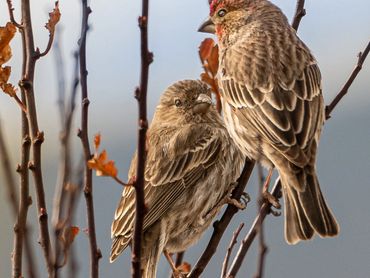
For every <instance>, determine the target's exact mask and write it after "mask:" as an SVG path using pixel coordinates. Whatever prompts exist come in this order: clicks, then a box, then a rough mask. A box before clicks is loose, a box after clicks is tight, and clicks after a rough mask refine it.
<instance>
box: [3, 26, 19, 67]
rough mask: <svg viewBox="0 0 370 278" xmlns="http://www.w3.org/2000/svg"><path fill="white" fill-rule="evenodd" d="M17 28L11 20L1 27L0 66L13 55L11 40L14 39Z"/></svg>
mask: <svg viewBox="0 0 370 278" xmlns="http://www.w3.org/2000/svg"><path fill="white" fill-rule="evenodd" d="M16 31H17V28H16V27H15V26H14V25H13V24H12V23H10V22H8V23H7V24H6V25H5V26H4V27H0V66H1V65H3V64H4V63H6V62H8V61H9V59H10V58H11V57H12V52H11V49H10V45H9V43H10V41H11V40H12V39H13V37H14V34H15V32H16Z"/></svg>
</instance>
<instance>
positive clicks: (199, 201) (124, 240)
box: [110, 80, 243, 278]
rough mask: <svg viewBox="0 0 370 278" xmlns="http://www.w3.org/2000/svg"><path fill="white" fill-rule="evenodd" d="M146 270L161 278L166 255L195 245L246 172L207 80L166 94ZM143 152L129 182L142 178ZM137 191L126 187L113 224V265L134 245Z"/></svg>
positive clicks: (149, 174)
mask: <svg viewBox="0 0 370 278" xmlns="http://www.w3.org/2000/svg"><path fill="white" fill-rule="evenodd" d="M147 148H148V152H147V161H146V169H145V188H144V193H145V204H146V207H147V213H146V215H145V218H144V237H143V254H142V270H143V277H145V278H154V277H156V269H157V264H158V261H159V258H160V255H161V253H162V252H180V251H183V250H185V249H186V248H188V247H189V246H190V245H192V244H194V243H195V242H196V241H197V240H198V239H199V238H200V237H201V235H202V234H203V232H204V231H205V230H206V229H207V228H208V226H209V225H210V224H211V223H212V219H213V218H214V216H216V214H217V213H218V212H219V210H220V209H221V207H222V205H223V204H225V203H226V202H227V201H230V198H229V195H230V192H231V191H232V189H233V187H234V185H235V181H236V180H237V178H238V177H239V174H240V168H241V166H242V162H243V159H242V154H241V152H240V151H239V149H238V148H237V146H236V145H235V144H234V142H233V140H232V139H231V138H230V136H229V134H228V132H227V130H226V127H225V126H224V123H223V121H222V118H221V116H220V115H219V114H218V113H217V111H216V109H215V108H214V107H213V105H212V101H211V93H210V91H209V89H208V88H207V86H206V85H205V84H204V83H202V82H201V81H195V80H185V81H180V82H176V83H175V84H173V85H172V86H170V87H169V88H168V89H166V91H165V92H164V93H163V95H162V97H161V99H160V103H159V105H158V106H157V108H156V111H155V114H154V118H153V121H152V123H151V126H150V128H149V130H148V135H147ZM135 170H136V155H134V158H133V160H132V162H131V167H130V170H129V175H128V176H129V180H130V179H132V178H133V177H134V175H135ZM134 220H135V190H134V188H132V187H126V188H125V189H124V190H123V193H122V197H121V200H120V202H119V204H118V207H117V209H116V212H115V216H114V220H113V223H112V231H111V232H112V238H113V243H112V250H111V255H110V260H111V262H113V261H114V260H115V259H116V258H117V257H118V256H119V255H120V254H121V252H122V251H123V250H124V249H125V248H126V247H127V246H128V245H130V242H131V239H132V236H133V228H134Z"/></svg>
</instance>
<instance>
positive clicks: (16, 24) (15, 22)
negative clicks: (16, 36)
mask: <svg viewBox="0 0 370 278" xmlns="http://www.w3.org/2000/svg"><path fill="white" fill-rule="evenodd" d="M6 3H7V4H8V12H9V17H10V21H11V22H12V23H13V24H14V25H15V26H16V27H17V28H19V29H21V28H23V26H22V25H21V24H19V23H18V22H17V21H16V20H15V18H14V8H13V3H12V0H6Z"/></svg>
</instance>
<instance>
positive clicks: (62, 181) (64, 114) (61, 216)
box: [53, 36, 79, 277]
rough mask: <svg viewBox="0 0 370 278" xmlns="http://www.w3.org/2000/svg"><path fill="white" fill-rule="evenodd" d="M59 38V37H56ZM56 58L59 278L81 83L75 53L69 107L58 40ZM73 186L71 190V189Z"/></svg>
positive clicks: (56, 263)
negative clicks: (58, 158)
mask: <svg viewBox="0 0 370 278" xmlns="http://www.w3.org/2000/svg"><path fill="white" fill-rule="evenodd" d="M56 38H57V39H58V36H57V37H56ZM54 49H55V51H54V52H55V57H56V61H55V62H56V68H57V73H58V74H57V76H58V104H59V110H60V121H61V125H62V131H61V134H60V143H61V152H60V154H61V158H60V170H59V175H60V178H59V179H58V180H59V182H58V183H59V184H58V185H57V186H56V190H55V198H54V209H53V214H54V215H53V224H54V236H55V242H54V246H55V260H54V271H55V277H58V269H59V268H60V267H62V266H63V264H62V263H61V262H60V260H61V255H62V251H63V253H64V255H65V256H64V257H65V258H64V259H63V261H66V259H67V258H66V255H67V254H66V252H67V251H68V250H66V248H67V247H69V246H66V244H65V242H64V243H63V241H61V240H60V236H61V232H62V231H63V230H64V229H65V228H67V229H68V228H69V227H70V219H71V215H69V214H67V215H66V209H68V208H66V201H67V198H68V197H69V198H70V199H71V200H72V199H73V200H74V195H75V194H76V190H72V187H73V186H72V182H71V164H72V159H71V146H70V139H71V129H72V120H73V115H74V110H75V102H76V95H77V87H78V83H79V72H78V71H79V67H78V64H79V61H78V53H77V52H75V53H74V55H73V56H74V59H75V68H74V72H73V84H72V91H71V96H70V100H69V103H68V104H67V105H66V104H65V77H64V71H63V66H62V65H63V59H62V55H61V51H60V47H59V42H58V40H56V41H55V46H54ZM68 186H69V190H68V188H67V187H68ZM68 193H69V194H68ZM68 211H69V212H68V213H73V211H70V210H68Z"/></svg>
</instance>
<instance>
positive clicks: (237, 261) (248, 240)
mask: <svg viewBox="0 0 370 278" xmlns="http://www.w3.org/2000/svg"><path fill="white" fill-rule="evenodd" d="M271 194H272V195H273V196H274V197H276V198H280V197H281V183H280V180H279V179H277V180H276V183H275V186H274V188H273V189H272V191H271ZM270 209H271V204H270V203H268V202H264V203H263V204H262V206H261V209H260V211H259V214H258V215H257V217H256V219H255V220H254V222H253V224H252V226H251V228H250V230H249V232H248V234H247V235H246V236H245V238H244V239H243V241H242V243H241V245H240V248H239V250H238V252H237V254H236V256H235V258H234V261H233V263H232V265H231V267H230V271H229V273H228V274H227V276H226V277H230V278H231V277H236V274H237V273H238V270H239V268H240V267H241V265H242V263H243V260H244V258H245V255H246V254H247V252H248V250H249V247H250V246H251V245H252V242H253V240H254V239H255V237H256V235H257V233H258V231H259V228H260V223H262V222H263V220H264V219H265V217H266V215H267V214H268V213H269V212H270Z"/></svg>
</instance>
